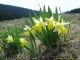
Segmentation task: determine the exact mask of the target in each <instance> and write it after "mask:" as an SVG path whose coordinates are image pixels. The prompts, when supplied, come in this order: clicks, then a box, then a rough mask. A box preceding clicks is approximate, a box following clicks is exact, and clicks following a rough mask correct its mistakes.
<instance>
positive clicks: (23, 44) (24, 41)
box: [20, 38, 28, 47]
mask: <svg viewBox="0 0 80 60" xmlns="http://www.w3.org/2000/svg"><path fill="white" fill-rule="evenodd" d="M20 42H21V46H22V47H24V46H25V45H26V44H27V42H28V41H26V40H25V39H24V38H20Z"/></svg>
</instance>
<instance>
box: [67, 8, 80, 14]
mask: <svg viewBox="0 0 80 60" xmlns="http://www.w3.org/2000/svg"><path fill="white" fill-rule="evenodd" d="M66 13H80V8H75V9H72V10H70V11H67V12H66Z"/></svg>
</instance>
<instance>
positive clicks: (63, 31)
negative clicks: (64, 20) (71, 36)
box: [58, 24, 67, 34]
mask: <svg viewBox="0 0 80 60" xmlns="http://www.w3.org/2000/svg"><path fill="white" fill-rule="evenodd" d="M58 27H59V29H60V30H61V34H65V33H67V29H66V28H65V27H64V26H62V24H59V25H58Z"/></svg>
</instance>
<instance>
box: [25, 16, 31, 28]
mask: <svg viewBox="0 0 80 60" xmlns="http://www.w3.org/2000/svg"><path fill="white" fill-rule="evenodd" d="M24 19H25V22H26V24H27V26H29V27H32V26H31V24H30V22H29V21H28V20H27V19H26V18H25V17H24Z"/></svg>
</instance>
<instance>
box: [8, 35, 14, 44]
mask: <svg viewBox="0 0 80 60" xmlns="http://www.w3.org/2000/svg"><path fill="white" fill-rule="evenodd" d="M7 40H8V43H12V42H13V38H12V36H9V35H8V38H7Z"/></svg>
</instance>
